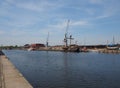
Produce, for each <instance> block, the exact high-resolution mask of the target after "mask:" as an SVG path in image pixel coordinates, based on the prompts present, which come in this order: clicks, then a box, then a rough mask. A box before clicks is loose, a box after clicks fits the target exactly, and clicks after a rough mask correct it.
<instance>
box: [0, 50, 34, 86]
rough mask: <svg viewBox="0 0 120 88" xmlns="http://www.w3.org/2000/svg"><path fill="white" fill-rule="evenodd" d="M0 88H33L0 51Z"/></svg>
mask: <svg viewBox="0 0 120 88" xmlns="http://www.w3.org/2000/svg"><path fill="white" fill-rule="evenodd" d="M0 88H33V87H32V85H31V84H30V83H29V82H28V81H27V80H26V79H25V78H24V77H23V75H22V74H21V73H20V72H19V71H18V70H17V69H16V68H15V66H14V65H13V64H12V63H11V62H10V61H9V59H8V58H7V57H6V56H5V55H4V53H3V52H2V51H0Z"/></svg>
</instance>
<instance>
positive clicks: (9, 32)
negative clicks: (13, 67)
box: [0, 0, 120, 45]
mask: <svg viewBox="0 0 120 88" xmlns="http://www.w3.org/2000/svg"><path fill="white" fill-rule="evenodd" d="M119 8H120V0H0V45H24V44H27V43H30V44H31V43H46V38H47V34H48V32H49V44H50V45H61V44H63V38H64V34H65V30H66V25H67V20H68V19H70V24H69V29H68V34H72V35H73V37H74V40H73V41H72V42H73V43H74V42H75V41H77V43H78V44H81V45H82V44H106V43H107V42H106V41H107V40H108V41H109V43H111V42H112V39H113V36H114V38H115V41H116V43H120V9H119Z"/></svg>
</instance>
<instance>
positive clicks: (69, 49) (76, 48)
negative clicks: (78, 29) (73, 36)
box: [63, 45, 80, 52]
mask: <svg viewBox="0 0 120 88" xmlns="http://www.w3.org/2000/svg"><path fill="white" fill-rule="evenodd" d="M63 50H64V51H65V52H80V49H79V46H78V45H70V46H67V47H63Z"/></svg>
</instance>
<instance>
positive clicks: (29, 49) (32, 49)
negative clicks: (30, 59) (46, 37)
mask: <svg viewBox="0 0 120 88" xmlns="http://www.w3.org/2000/svg"><path fill="white" fill-rule="evenodd" d="M34 50H36V49H35V48H32V47H30V48H28V51H34Z"/></svg>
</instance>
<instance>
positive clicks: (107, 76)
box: [3, 50, 120, 88]
mask: <svg viewBox="0 0 120 88" xmlns="http://www.w3.org/2000/svg"><path fill="white" fill-rule="evenodd" d="M3 52H4V53H5V54H6V56H7V57H8V58H9V59H10V61H11V62H12V63H13V64H14V65H15V66H16V68H17V69H18V70H19V71H20V72H21V73H22V74H23V76H24V77H25V78H26V79H27V80H28V81H29V82H30V83H31V84H32V86H33V87H34V88H120V83H119V82H120V54H104V53H95V52H90V53H65V52H54V51H52V52H51V51H30V52H28V51H23V50H4V51H3Z"/></svg>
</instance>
